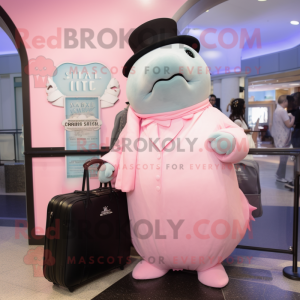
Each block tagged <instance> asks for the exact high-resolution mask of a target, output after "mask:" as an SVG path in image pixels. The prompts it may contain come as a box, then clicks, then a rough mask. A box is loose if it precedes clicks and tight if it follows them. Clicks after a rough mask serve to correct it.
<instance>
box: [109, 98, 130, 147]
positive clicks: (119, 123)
mask: <svg viewBox="0 0 300 300" xmlns="http://www.w3.org/2000/svg"><path fill="white" fill-rule="evenodd" d="M125 103H126V104H127V106H126V107H125V108H124V109H123V110H121V111H120V112H119V113H118V114H117V115H116V117H115V123H114V128H113V130H112V133H111V140H110V146H109V149H112V148H113V147H114V145H115V143H116V141H117V140H118V138H119V136H120V133H121V131H122V130H123V128H124V127H125V125H126V123H127V113H128V107H129V102H125Z"/></svg>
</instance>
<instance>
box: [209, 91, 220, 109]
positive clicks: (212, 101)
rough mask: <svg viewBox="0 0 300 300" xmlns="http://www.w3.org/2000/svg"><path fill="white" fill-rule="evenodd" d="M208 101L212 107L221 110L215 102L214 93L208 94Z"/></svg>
mask: <svg viewBox="0 0 300 300" xmlns="http://www.w3.org/2000/svg"><path fill="white" fill-rule="evenodd" d="M209 102H210V104H211V105H212V106H213V107H215V108H217V109H218V110H220V111H222V110H221V108H219V107H217V106H216V102H217V97H216V95H214V94H211V95H209Z"/></svg>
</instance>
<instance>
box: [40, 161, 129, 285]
mask: <svg viewBox="0 0 300 300" xmlns="http://www.w3.org/2000/svg"><path fill="white" fill-rule="evenodd" d="M95 163H99V167H100V166H101V165H102V164H103V163H104V162H103V161H102V160H100V159H94V160H91V161H88V162H86V163H85V164H84V175H83V183H82V191H75V192H74V193H70V194H64V195H58V196H55V197H54V198H53V199H51V201H50V202H49V204H48V209H47V223H46V235H45V248H44V266H43V270H44V276H45V278H46V279H48V280H49V281H51V282H53V283H54V284H57V285H61V286H64V287H67V288H68V289H69V290H70V291H73V290H74V287H76V286H77V285H80V284H81V283H83V282H86V281H87V280H89V279H91V278H92V277H94V276H97V275H98V274H99V273H102V272H103V271H107V270H111V269H113V268H117V267H120V268H121V269H123V268H124V265H125V264H126V263H129V262H130V259H129V256H130V245H131V239H130V225H129V217H128V209H127V198H126V193H123V192H121V191H119V190H116V189H113V188H112V187H111V184H110V183H109V184H108V186H107V185H106V186H102V185H101V184H100V187H99V188H98V189H95V190H91V191H90V190H89V172H88V167H89V166H91V165H92V164H95ZM85 182H86V185H87V191H84V187H85ZM55 228H56V230H55Z"/></svg>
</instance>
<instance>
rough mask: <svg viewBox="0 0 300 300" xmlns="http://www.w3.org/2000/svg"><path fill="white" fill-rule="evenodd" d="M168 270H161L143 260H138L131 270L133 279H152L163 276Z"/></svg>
mask: <svg viewBox="0 0 300 300" xmlns="http://www.w3.org/2000/svg"><path fill="white" fill-rule="evenodd" d="M168 271H169V270H161V269H158V268H156V267H154V266H153V265H152V264H149V263H148V262H146V261H145V260H142V261H140V262H139V263H138V264H137V265H136V266H135V267H134V269H133V271H132V277H133V278H134V279H154V278H159V277H162V276H164V275H165V274H166V273H168Z"/></svg>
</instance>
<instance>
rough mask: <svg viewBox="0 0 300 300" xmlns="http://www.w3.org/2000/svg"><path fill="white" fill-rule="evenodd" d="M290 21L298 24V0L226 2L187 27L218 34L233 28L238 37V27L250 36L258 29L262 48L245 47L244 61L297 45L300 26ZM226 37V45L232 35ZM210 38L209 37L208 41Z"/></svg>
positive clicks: (299, 10) (243, 51) (234, 0)
mask: <svg viewBox="0 0 300 300" xmlns="http://www.w3.org/2000/svg"><path fill="white" fill-rule="evenodd" d="M292 20H296V21H299V22H300V0H284V1H283V0H267V1H264V2H260V1H258V0H228V1H227V2H224V3H222V4H219V5H217V6H215V7H213V8H212V9H210V10H209V11H208V12H206V13H203V14H202V15H200V16H199V17H198V18H196V19H195V20H194V21H192V22H191V23H190V24H189V26H188V27H189V28H191V29H194V28H198V29H201V30H204V29H205V28H215V29H217V30H218V31H217V34H218V33H219V32H220V31H221V30H222V29H223V28H232V29H234V30H235V31H236V32H237V33H238V35H239V36H240V29H241V28H246V29H247V31H248V33H249V35H250V36H251V35H252V34H253V31H254V29H255V28H259V31H260V34H261V42H262V47H261V48H260V49H258V48H257V46H256V44H255V47H253V48H252V49H249V48H248V47H244V48H243V50H242V52H241V56H242V57H241V58H242V59H245V58H250V57H254V56H258V55H263V54H267V53H272V52H277V51H280V50H284V49H289V48H292V47H294V46H296V45H299V44H300V25H296V26H295V25H291V24H290V21H292ZM217 34H216V35H217ZM193 35H194V34H193ZM226 35H228V36H227V37H226ZM226 35H225V36H224V37H226V40H227V41H226V40H225V42H226V43H230V41H232V35H230V34H226ZM209 36H210V37H209ZM212 36H213V34H208V35H207V38H208V39H211V38H212ZM228 41H229V42H228Z"/></svg>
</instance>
